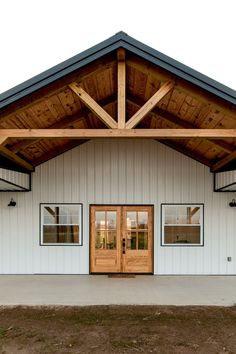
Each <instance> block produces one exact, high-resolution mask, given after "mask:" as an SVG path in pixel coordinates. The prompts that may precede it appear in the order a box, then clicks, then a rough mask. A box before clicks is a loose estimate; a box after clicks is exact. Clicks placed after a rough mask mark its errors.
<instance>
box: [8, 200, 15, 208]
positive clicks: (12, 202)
mask: <svg viewBox="0 0 236 354" xmlns="http://www.w3.org/2000/svg"><path fill="white" fill-rule="evenodd" d="M8 206H9V207H15V206H16V202H15V201H14V199H13V198H11V200H10V203H9V204H8Z"/></svg>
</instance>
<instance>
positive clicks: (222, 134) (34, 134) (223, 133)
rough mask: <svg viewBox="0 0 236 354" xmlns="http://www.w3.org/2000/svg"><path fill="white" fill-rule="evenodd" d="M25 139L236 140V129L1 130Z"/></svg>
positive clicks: (1, 132)
mask: <svg viewBox="0 0 236 354" xmlns="http://www.w3.org/2000/svg"><path fill="white" fill-rule="evenodd" d="M3 136H4V137H9V138H24V139H35V138H45V139H55V138H56V139H57V138H59V139H64V138H65V139H67V138H68V139H84V138H85V139H87V138H108V137H114V138H154V139H185V138H209V139H217V138H236V129H0V137H3Z"/></svg>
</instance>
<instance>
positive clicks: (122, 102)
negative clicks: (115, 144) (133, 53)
mask: <svg viewBox="0 0 236 354" xmlns="http://www.w3.org/2000/svg"><path fill="white" fill-rule="evenodd" d="M117 62H118V64H117V76H118V77H117V79H118V80H117V86H118V87H117V93H118V100H117V109H118V112H117V117H118V128H119V129H124V128H125V116H126V65H125V50H124V49H123V48H119V49H118V50H117Z"/></svg>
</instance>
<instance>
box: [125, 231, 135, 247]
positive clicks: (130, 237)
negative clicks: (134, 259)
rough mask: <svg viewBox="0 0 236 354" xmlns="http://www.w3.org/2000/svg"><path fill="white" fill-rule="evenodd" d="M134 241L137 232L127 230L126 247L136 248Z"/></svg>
mask: <svg viewBox="0 0 236 354" xmlns="http://www.w3.org/2000/svg"><path fill="white" fill-rule="evenodd" d="M136 243H137V232H136V231H128V233H127V236H126V249H128V250H136Z"/></svg>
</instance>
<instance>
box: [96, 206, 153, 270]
mask: <svg viewBox="0 0 236 354" xmlns="http://www.w3.org/2000/svg"><path fill="white" fill-rule="evenodd" d="M152 272H153V207H152V206H146V205H140V206H137V205H133V206H120V205H118V206H114V205H106V206H105V205H103V206H100V205H99V206H98V205H93V206H91V208H90V273H152Z"/></svg>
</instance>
